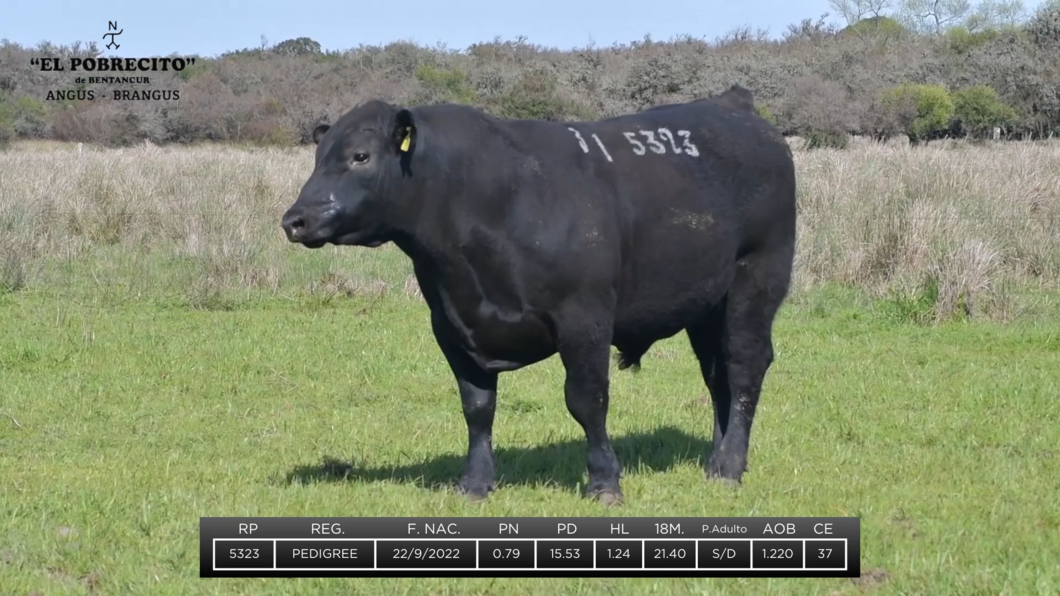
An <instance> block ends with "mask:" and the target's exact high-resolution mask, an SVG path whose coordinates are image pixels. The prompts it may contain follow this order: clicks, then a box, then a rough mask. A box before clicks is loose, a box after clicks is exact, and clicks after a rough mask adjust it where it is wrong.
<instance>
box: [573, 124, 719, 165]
mask: <svg viewBox="0 0 1060 596" xmlns="http://www.w3.org/2000/svg"><path fill="white" fill-rule="evenodd" d="M567 130H569V131H571V132H573V133H574V138H576V139H578V145H579V146H580V147H581V148H582V151H583V152H585V153H588V152H589V144H588V143H586V142H585V138H584V137H582V135H581V133H580V132H578V131H577V130H576V129H575V128H573V127H570V126H568V127H567ZM637 133H640V135H641V136H642V137H644V141H643V142H642V141H641V140H640V139H638V138H637ZM655 134H656V131H652V130H638V131H637V132H624V133H622V136H624V137H626V140H627V141H629V144H630V146H631V147H632V148H633V153H634V154H636V155H645V154H647V153H648V149H651V152H652V153H654V154H656V155H663V154H664V153H666V145H665V144H664V143H662V142H660V141H659V139H657V138H656V137H655ZM658 134H659V137H661V138H662V140H663V141H665V142H666V143H669V144H670V150H671V151H673V152H674V153H675V154H681V153H684V154H685V155H691V156H692V157H698V156H699V148H698V147H696V145H695V144H694V143H693V142H692V139H691V137H692V133H691V132H690V131H687V130H679V131H677V136H678V137H681V146H680V147H678V146H677V137H675V136H674V133H672V132H671V131H670V129H669V128H660V129H659V130H658ZM592 137H593V140H594V141H596V146H597V147H599V148H600V152H601V153H603V155H604V157H606V158H607V161H614V160H613V159H611V154H610V153H608V151H607V147H604V142H603V141H602V140H600V137H599V136H597V135H596V133H593V134H592Z"/></svg>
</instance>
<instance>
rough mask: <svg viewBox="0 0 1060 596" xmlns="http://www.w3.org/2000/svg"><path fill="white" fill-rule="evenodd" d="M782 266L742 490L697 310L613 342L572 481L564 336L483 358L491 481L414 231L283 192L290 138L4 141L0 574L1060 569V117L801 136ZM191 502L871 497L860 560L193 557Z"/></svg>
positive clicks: (875, 574)
mask: <svg viewBox="0 0 1060 596" xmlns="http://www.w3.org/2000/svg"><path fill="white" fill-rule="evenodd" d="M796 160H797V163H798V167H799V183H800V218H801V220H800V248H799V254H798V263H797V272H796V276H797V280H798V282H797V287H796V288H795V291H794V293H793V295H792V298H791V299H790V301H789V303H788V305H787V306H786V307H785V308H784V309H783V310H782V313H781V317H780V319H779V321H778V324H777V327H776V332H775V338H776V344H777V348H776V350H777V360H776V363H775V364H774V367H773V369H772V371H771V373H770V375H769V376H768V377H767V380H766V386H765V389H764V391H763V399H762V403H761V405H760V407H759V415H758V417H757V419H756V426H755V434H754V435H753V437H752V446H751V456H750V457H751V461H750V465H751V471H750V472H749V473H748V474H747V476H746V477H745V481H744V484H743V485H742V486H741V487H740V488H738V489H731V488H728V487H726V486H724V485H722V484H720V483H712V482H707V481H705V479H704V478H703V473H702V458H703V457H704V456H705V454H706V453H707V451H708V449H709V446H710V436H709V431H710V428H711V426H712V422H711V409H710V406H709V398H707V397H706V395H707V393H706V389H705V388H704V386H703V383H702V380H701V379H700V377H699V373H698V368H697V366H696V363H695V360H694V358H693V357H692V354H691V350H690V349H689V348H688V346H687V341H686V340H685V339H684V337H683V336H677V337H675V338H672V339H670V340H667V341H665V342H662V343H660V344H658V345H656V346H655V347H654V348H653V350H652V351H651V352H649V354H648V355H647V356H646V357H645V360H644V367H643V369H642V370H641V371H640V372H639V373H636V374H633V373H630V372H628V371H627V372H621V373H620V372H618V371H617V370H616V371H614V374H613V376H612V403H613V406H612V409H611V414H610V417H609V426H610V430H611V433H612V436H613V437H614V440H615V443H616V451H617V452H618V455H619V458H620V460H621V461H622V463H623V465H624V467H625V471H626V477H625V479H624V484H623V486H624V489H625V492H626V504H625V506H624V507H622V508H619V509H616V510H603V509H602V508H600V507H599V506H598V505H597V504H595V503H592V502H589V501H586V500H585V499H583V498H582V497H581V496H580V491H581V489H582V484H583V483H584V481H585V478H584V476H585V474H584V463H585V462H584V448H583V441H584V440H583V437H582V434H581V431H580V428H579V427H578V426H577V424H576V423H575V422H574V421H573V419H572V418H571V417H570V416H569V415H568V414H567V412H566V410H565V407H564V405H563V400H562V384H563V374H562V367H561V366H560V364H559V362H558V359H551V360H549V361H547V362H544V363H542V364H539V365H536V366H534V367H530V368H527V369H524V370H521V371H518V372H515V373H508V374H506V375H504V376H502V378H501V384H500V396H499V400H498V402H499V405H498V415H497V421H496V425H495V445H496V446H497V448H498V453H499V469H498V472H499V474H500V476H501V478H500V486H499V490H498V492H496V493H494V494H493V495H492V496H491V498H490V500H489V501H488V502H487V503H485V504H482V505H472V504H469V503H466V502H465V501H464V499H463V498H462V497H459V496H457V495H455V494H454V493H453V492H452V490H451V484H452V482H453V480H454V479H455V477H456V476H457V475H458V473H459V471H460V467H461V464H462V458H463V455H464V450H465V443H466V431H465V426H464V422H463V418H462V416H461V413H460V408H459V405H458V404H459V401H458V397H457V393H456V388H455V384H454V383H453V382H452V380H451V377H450V374H449V372H448V369H447V367H446V365H445V362H444V360H443V359H442V357H441V354H440V352H439V350H438V348H437V347H436V346H435V344H434V341H433V338H432V337H431V335H430V331H429V328H428V324H427V318H426V317H427V311H426V307H425V306H424V305H423V304H422V301H421V300H420V299H419V297H418V295H417V288H416V287H415V283H414V282H413V281H412V278H411V277H410V275H409V274H410V267H409V266H408V263H406V262H405V260H404V257H403V256H402V255H400V253H398V252H397V251H396V249H394V248H392V247H383V248H380V249H376V250H367V249H335V248H331V247H329V248H325V249H321V250H319V251H307V250H304V249H298V248H296V247H293V246H290V245H288V244H287V243H286V241H285V240H284V239H283V236H282V232H280V230H279V227H278V223H277V222H278V219H279V215H280V213H281V212H282V211H283V209H284V208H285V207H286V206H287V205H288V204H289V203H290V202H291V201H292V200H293V198H294V196H295V194H296V193H297V190H298V187H299V186H300V184H301V183H302V181H304V179H305V177H306V176H307V175H308V171H309V168H310V167H311V153H310V152H309V150H307V149H297V150H289V151H280V150H241V149H235V148H227V149H220V148H215V147H201V148H191V149H170V148H157V147H143V148H137V149H126V150H122V151H104V150H96V149H93V148H89V147H86V148H85V153H84V154H82V155H80V156H79V155H77V154H76V149H73V148H71V147H69V146H61V145H51V146H46V147H41V146H36V147H18V148H16V149H14V150H11V151H9V152H6V153H0V231H2V232H3V233H2V234H0V594H5V595H6V594H15V595H19V596H22V595H27V594H43V595H47V596H50V595H52V594H173V595H176V594H296V593H298V594H300V593H342V594H350V593H353V594H380V593H395V594H524V593H526V594H641V593H649V594H712V595H713V594H826V595H832V594H840V595H845V594H879V595H885V594H926V595H936V594H955V595H978V594H983V595H986V594H990V595H997V594H1005V595H1010V596H1019V595H1024V594H1042V595H1046V594H1057V593H1060V497H1058V496H1057V495H1058V494H1060V414H1058V412H1057V408H1056V405H1055V404H1056V396H1057V395H1060V314H1058V312H1060V311H1058V309H1060V294H1058V288H1057V280H1058V279H1060V232H1058V230H1060V145H1058V144H1030V143H1026V144H1024V143H1007V144H1004V145H998V146H990V145H985V146H972V145H963V144H938V145H937V146H936V145H935V144H932V146H930V147H927V148H921V149H917V150H913V149H909V148H904V147H893V146H891V147H877V146H869V145H865V146H856V147H854V148H853V149H850V150H848V151H843V152H839V151H814V152H803V151H797V152H796ZM203 515H262V516H280V515H299V516H301V515H309V516H313V515H321V516H323V515H338V516H359V515H364V516H376V515H427V516H434V515H440V516H444V515H466V516H475V515H496V516H505V515H519V516H532V515H542V516H550V515H614V516H656V515H659V516H665V515H674V516H700V515H702V516H730V515H731V516H756V515H761V516H768V515H777V516H782V515H806V516H817V515H841V516H842V515H857V516H860V517H861V519H862V569H863V574H864V575H863V577H862V578H860V579H858V580H856V581H851V580H847V579H831V580H818V579H805V580H792V579H785V580H781V579H774V580H767V579H762V580H751V579H713V580H683V579H668V580H626V579H604V580H559V579H545V580H528V579H518V580H501V579H481V580H440V579H427V580H324V579H303V580H264V579H258V580H243V579H241V580H236V579H224V580H201V579H199V578H198V577H197V575H198V571H197V566H198V556H197V548H198V532H197V531H198V518H199V516H203Z"/></svg>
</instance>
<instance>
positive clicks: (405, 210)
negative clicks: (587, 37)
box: [283, 86, 795, 503]
mask: <svg viewBox="0 0 1060 596" xmlns="http://www.w3.org/2000/svg"><path fill="white" fill-rule="evenodd" d="M313 137H314V141H315V142H316V143H317V149H316V163H315V167H314V170H313V173H312V175H311V176H310V177H309V180H308V181H307V182H306V183H305V186H304V187H303V188H302V191H301V194H300V195H299V196H298V200H297V201H296V202H295V203H294V205H293V206H292V207H291V208H290V209H289V210H288V211H287V213H286V214H284V216H283V229H284V231H285V232H286V234H287V237H288V239H289V240H291V241H292V242H300V243H302V244H303V245H305V246H308V247H310V248H318V247H320V246H323V245H325V244H327V243H332V244H336V245H357V246H371V247H375V246H379V245H380V244H383V243H385V242H394V243H395V244H396V245H397V246H398V247H399V248H400V249H401V250H402V251H403V252H404V253H405V254H406V255H408V256H409V258H411V259H412V263H413V266H414V270H415V274H416V279H417V281H418V282H419V286H420V290H421V291H422V293H423V296H424V298H425V300H426V302H427V305H428V306H429V308H430V313H431V326H432V329H433V331H434V335H435V337H436V338H437V341H438V345H439V346H440V348H441V351H442V353H443V354H444V356H445V359H446V360H447V361H448V363H449V366H450V368H451V369H452V371H453V375H454V376H455V377H456V382H457V385H458V387H459V391H460V399H461V402H462V404H463V410H464V417H465V419H466V421H467V426H468V454H467V462H466V467H465V470H464V473H463V476H462V477H461V479H460V485H459V486H460V489H461V490H463V491H464V492H465V493H467V494H468V495H469V496H471V497H473V498H484V497H485V496H486V495H487V493H488V492H489V491H491V490H493V488H494V483H495V460H494V453H493V445H492V432H493V418H494V411H495V408H496V398H497V375H498V373H500V372H503V371H509V370H515V369H518V368H521V367H524V366H527V365H530V364H533V363H536V362H539V361H541V360H544V359H546V358H548V357H550V356H552V355H553V354H556V353H557V352H558V353H559V356H560V359H561V360H562V362H563V366H564V368H565V371H566V382H565V383H564V387H563V389H564V395H565V398H566V404H567V409H568V410H569V412H570V413H571V415H572V416H573V417H574V419H575V420H577V422H578V423H579V424H580V425H581V426H582V428H583V429H584V431H585V436H586V439H587V441H588V450H589V453H588V471H589V485H588V490H587V492H588V494H589V495H591V496H597V497H599V498H601V500H603V501H604V502H607V503H610V502H616V501H618V500H620V499H621V497H622V491H621V488H620V487H619V478H620V476H621V467H620V465H619V462H618V459H617V458H616V457H615V453H614V451H613V450H612V447H611V441H610V438H609V437H608V433H607V427H606V418H607V409H608V401H609V361H610V346H612V345H613V346H615V347H616V348H617V349H618V351H619V352H620V354H619V364H618V367H619V368H620V369H624V368H627V367H629V366H637V365H639V363H640V360H641V357H642V356H643V355H644V354H645V352H647V351H648V349H649V348H650V347H651V346H652V344H653V343H654V342H656V341H659V340H661V339H665V338H668V337H671V336H673V335H675V334H677V333H678V332H680V331H681V330H684V331H685V332H686V333H687V334H688V338H689V340H690V342H691V345H692V349H693V351H694V353H695V355H696V357H697V358H698V360H699V363H700V369H701V371H702V373H703V378H704V380H705V382H706V385H707V387H708V388H709V390H710V394H711V398H712V399H713V402H714V442H713V450H712V453H711V454H710V458H709V461H708V463H707V465H706V468H707V473H708V475H710V476H713V477H720V478H723V479H728V480H730V481H737V482H738V481H740V480H741V478H742V476H743V473H744V472H745V470H746V469H747V449H748V442H749V439H750V433H751V425H752V422H753V420H754V414H755V408H756V406H757V405H758V398H759V394H760V392H761V388H762V380H763V378H764V376H765V374H766V371H767V370H768V368H769V366H770V364H771V363H772V361H773V345H772V337H771V335H772V327H773V320H774V317H775V315H776V312H777V310H778V308H779V307H780V305H781V303H782V302H783V301H784V298H785V296H786V295H787V292H788V288H789V285H790V281H791V274H792V262H793V259H794V252H795V168H794V164H793V161H792V156H791V151H790V150H789V148H788V145H787V143H786V142H785V141H784V139H783V137H781V135H780V134H779V132H778V131H777V130H776V129H775V128H774V127H773V126H771V125H770V124H769V123H767V122H766V121H764V120H762V119H761V118H759V117H758V116H756V115H755V114H754V104H753V100H752V97H751V94H750V92H748V91H746V90H744V89H742V88H740V87H736V86H734V87H733V88H731V89H729V90H728V91H726V92H725V93H723V94H721V95H719V96H717V97H714V98H710V99H704V100H699V101H694V102H691V103H686V104H677V105H668V106H660V107H656V108H652V109H650V110H647V111H644V112H640V113H637V114H631V115H625V116H619V117H615V118H609V119H606V120H600V121H595V122H566V123H560V122H543V121H529V120H501V119H497V118H493V117H491V116H489V115H487V114H485V113H483V112H481V111H479V110H476V109H473V108H470V107H464V106H455V105H432V106H421V107H416V108H412V109H401V108H399V107H395V106H391V105H389V104H387V103H384V102H380V101H372V102H368V103H365V104H363V105H360V106H358V107H356V108H354V109H353V110H351V111H349V112H348V113H346V114H345V115H344V116H342V117H341V118H340V119H339V120H338V121H337V122H335V124H334V125H333V126H330V127H329V126H327V125H322V126H320V127H318V128H317V130H316V131H314V134H313Z"/></svg>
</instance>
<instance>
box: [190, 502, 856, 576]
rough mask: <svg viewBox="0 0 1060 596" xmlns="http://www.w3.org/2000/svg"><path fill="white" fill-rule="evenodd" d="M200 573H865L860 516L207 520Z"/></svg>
mask: <svg viewBox="0 0 1060 596" xmlns="http://www.w3.org/2000/svg"><path fill="white" fill-rule="evenodd" d="M199 536H200V537H199V541H200V542H199V558H200V573H199V575H200V577H858V576H859V575H860V574H861V562H860V558H861V520H860V518H856V517H717V518H714V517H665V518H664V517H660V518H651V517H550V518H541V517H446V518H441V517H434V518H431V517H203V518H201V519H200V526H199Z"/></svg>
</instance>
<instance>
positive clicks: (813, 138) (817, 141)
mask: <svg viewBox="0 0 1060 596" xmlns="http://www.w3.org/2000/svg"><path fill="white" fill-rule="evenodd" d="M803 137H804V138H805V139H806V145H805V148H806V149H846V148H847V146H848V145H849V144H850V135H848V134H847V133H845V132H837V131H834V130H831V131H826V130H808V131H806V132H805V133H803Z"/></svg>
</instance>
